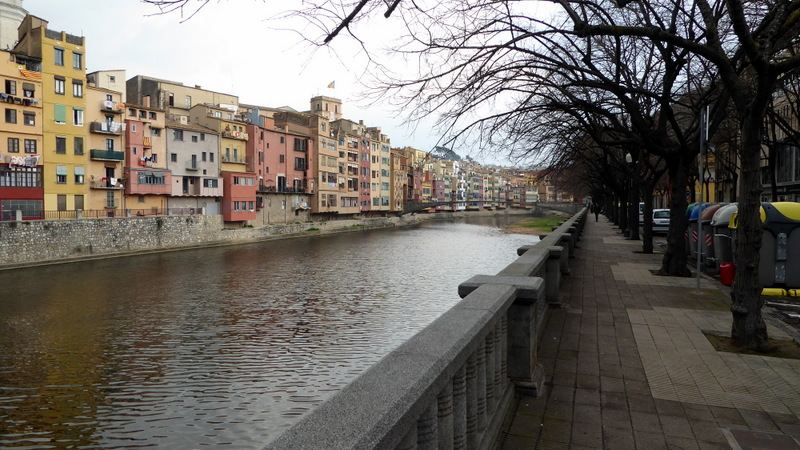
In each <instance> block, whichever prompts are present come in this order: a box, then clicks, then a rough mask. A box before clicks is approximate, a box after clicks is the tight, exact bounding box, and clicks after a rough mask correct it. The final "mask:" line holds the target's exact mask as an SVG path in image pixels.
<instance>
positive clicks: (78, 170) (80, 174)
mask: <svg viewBox="0 0 800 450" xmlns="http://www.w3.org/2000/svg"><path fill="white" fill-rule="evenodd" d="M85 177H86V174H85V173H84V170H83V167H75V184H83V182H84V179H85Z"/></svg>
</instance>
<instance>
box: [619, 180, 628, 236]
mask: <svg viewBox="0 0 800 450" xmlns="http://www.w3.org/2000/svg"><path fill="white" fill-rule="evenodd" d="M629 219H630V214H628V191H627V189H626V190H625V191H623V192H622V195H621V196H620V207H619V227H620V229H621V230H622V232H623V233H624V234H625V236H627V235H628V222H629Z"/></svg>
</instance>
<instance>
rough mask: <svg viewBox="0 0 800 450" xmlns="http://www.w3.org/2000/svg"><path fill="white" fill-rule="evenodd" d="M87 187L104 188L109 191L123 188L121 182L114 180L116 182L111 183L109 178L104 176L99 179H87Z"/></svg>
mask: <svg viewBox="0 0 800 450" xmlns="http://www.w3.org/2000/svg"><path fill="white" fill-rule="evenodd" d="M89 187H90V188H92V189H105V190H111V191H119V190H122V188H123V186H122V183H120V182H116V184H113V185H112V184H111V180H110V179H108V178H106V177H103V178H101V179H99V180H91V181H89Z"/></svg>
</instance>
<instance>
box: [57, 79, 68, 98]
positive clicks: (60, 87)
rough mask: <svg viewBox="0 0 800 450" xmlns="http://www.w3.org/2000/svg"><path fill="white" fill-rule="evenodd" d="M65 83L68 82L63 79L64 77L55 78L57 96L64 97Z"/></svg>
mask: <svg viewBox="0 0 800 450" xmlns="http://www.w3.org/2000/svg"><path fill="white" fill-rule="evenodd" d="M65 81H66V80H65V79H64V78H62V77H56V78H55V89H56V94H60V95H64V90H65Z"/></svg>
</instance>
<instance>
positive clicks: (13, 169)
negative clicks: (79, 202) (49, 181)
mask: <svg viewBox="0 0 800 450" xmlns="http://www.w3.org/2000/svg"><path fill="white" fill-rule="evenodd" d="M38 70H39V64H38V63H37V62H35V61H33V62H30V64H29V62H28V61H25V60H24V58H17V57H16V56H15V55H14V54H13V53H10V52H6V51H0V89H2V93H0V101H2V102H3V106H2V109H3V119H2V120H1V121H0V143H2V144H0V220H12V219H13V218H15V217H16V214H17V211H21V213H22V217H23V218H25V219H39V218H42V214H43V208H44V204H43V192H44V191H43V186H42V181H43V180H42V158H41V156H40V155H41V153H40V152H41V149H42V105H41V100H40V99H41V95H42V81H41V79H42V76H41V73H39V71H38ZM3 144H5V147H3V146H2V145H3Z"/></svg>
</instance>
